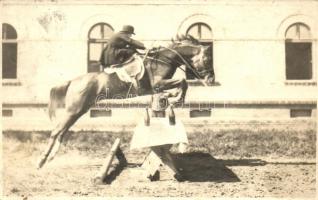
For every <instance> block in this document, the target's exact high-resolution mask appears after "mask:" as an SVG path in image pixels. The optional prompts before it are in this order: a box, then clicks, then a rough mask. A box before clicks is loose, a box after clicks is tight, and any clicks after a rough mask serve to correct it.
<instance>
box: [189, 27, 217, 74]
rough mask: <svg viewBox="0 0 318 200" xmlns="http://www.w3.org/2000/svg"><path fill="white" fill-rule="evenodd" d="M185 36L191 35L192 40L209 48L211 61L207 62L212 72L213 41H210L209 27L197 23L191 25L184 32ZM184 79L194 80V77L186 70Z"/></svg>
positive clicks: (210, 31)
mask: <svg viewBox="0 0 318 200" xmlns="http://www.w3.org/2000/svg"><path fill="white" fill-rule="evenodd" d="M186 35H191V36H193V37H194V38H196V39H198V40H199V41H200V43H201V44H202V45H205V46H210V48H209V49H210V51H211V52H210V55H211V59H210V61H209V65H210V66H211V68H212V70H213V40H212V29H211V28H210V26H209V25H207V24H205V23H202V22H198V23H194V24H192V25H191V26H190V27H189V28H188V29H187V32H186ZM186 77H187V79H195V75H194V74H193V73H192V72H191V71H189V70H187V69H186Z"/></svg>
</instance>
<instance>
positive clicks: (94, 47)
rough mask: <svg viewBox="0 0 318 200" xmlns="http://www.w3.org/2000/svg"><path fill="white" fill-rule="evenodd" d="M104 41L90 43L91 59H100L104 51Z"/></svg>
mask: <svg viewBox="0 0 318 200" xmlns="http://www.w3.org/2000/svg"><path fill="white" fill-rule="evenodd" d="M102 50H103V49H102V43H90V44H89V61H93V60H95V61H98V60H99V58H100V54H101V52H102Z"/></svg>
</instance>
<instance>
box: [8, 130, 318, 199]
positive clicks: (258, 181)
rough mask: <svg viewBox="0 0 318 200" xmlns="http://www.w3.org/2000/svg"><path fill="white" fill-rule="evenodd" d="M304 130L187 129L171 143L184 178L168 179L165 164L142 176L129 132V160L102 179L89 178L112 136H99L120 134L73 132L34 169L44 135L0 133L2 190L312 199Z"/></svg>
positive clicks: (309, 134)
mask: <svg viewBox="0 0 318 200" xmlns="http://www.w3.org/2000/svg"><path fill="white" fill-rule="evenodd" d="M307 129H309V130H304V131H294V132H293V131H289V130H288V129H286V130H284V131H281V130H274V129H271V130H270V131H269V132H268V134H267V135H266V134H264V133H263V132H262V131H260V130H261V129H257V130H256V129H255V130H254V129H250V130H243V131H242V130H230V131H228V132H227V131H224V130H223V131H221V130H220V131H217V132H211V133H207V134H209V136H210V135H211V136H210V137H207V135H204V133H203V132H204V131H201V132H202V135H201V136H202V138H205V140H202V138H201V139H200V137H201V136H198V134H197V133H190V134H189V141H190V145H189V148H188V151H187V153H185V154H178V153H177V151H176V148H175V147H173V149H172V152H173V153H174V157H175V159H176V161H177V165H178V167H179V168H180V169H181V170H182V173H183V175H184V176H185V179H186V181H185V182H177V181H175V180H173V178H172V177H171V176H170V175H169V174H168V173H167V171H166V170H165V168H162V169H161V174H160V181H156V182H150V181H149V180H147V179H146V178H145V176H144V170H143V169H142V168H141V167H140V165H141V163H142V161H143V159H144V158H145V156H146V155H147V152H148V151H149V150H148V149H142V150H138V151H137V150H134V151H130V150H129V148H128V146H129V141H130V138H131V135H130V134H129V133H128V134H126V136H127V137H122V141H123V144H122V148H123V150H124V152H125V155H126V157H127V159H128V162H129V164H128V166H127V167H125V168H124V169H121V168H120V167H118V165H116V162H115V164H114V165H113V168H112V170H111V172H110V176H109V177H110V178H109V180H108V184H96V183H95V182H94V181H93V178H94V176H95V175H96V173H97V172H98V170H99V168H100V167H101V165H102V163H103V158H105V157H106V155H107V153H108V150H109V148H110V146H111V142H109V143H107V144H106V145H104V146H101V145H103V144H104V142H101V141H106V140H105V137H107V140H109V141H114V138H116V137H117V136H119V135H120V134H117V135H116V134H115V133H114V134H113V133H108V134H105V133H102V134H97V133H95V134H94V133H90V134H86V133H80V134H78V133H71V134H70V135H69V136H68V138H66V142H64V143H63V145H62V149H61V151H60V152H59V154H58V155H57V157H56V158H55V159H54V160H53V161H51V162H50V163H48V164H47V165H46V166H44V168H42V169H41V170H37V169H36V167H35V166H36V161H37V159H38V157H39V155H40V153H41V151H42V150H43V149H44V148H45V144H46V142H47V134H48V133H45V134H43V133H38V134H26V133H22V134H20V133H19V134H17V133H5V134H4V137H3V167H4V170H3V185H4V187H3V193H4V195H5V196H9V197H21V196H23V197H25V196H27V197H29V199H30V198H31V197H35V196H75V197H77V196H80V197H82V196H85V197H86V196H94V197H96V196H116V197H121V196H133V197H167V196H168V197H278V198H283V197H289V198H309V199H314V198H315V194H316V190H315V184H316V178H315V177H316V174H315V172H316V164H315V143H316V136H315V124H314V125H313V126H312V125H310V127H309V128H308V127H307ZM270 133H273V134H270ZM12 135H15V136H14V137H13V136H12ZM25 135H28V136H25ZM44 135H46V136H44ZM105 135H106V136H105ZM121 135H122V134H121ZM238 135H240V136H239V137H238ZM100 137H104V139H101V138H100ZM74 138H76V139H74ZM197 138H199V139H197ZM286 138H287V139H286ZM229 140H231V141H229ZM265 140H266V141H265ZM34 141H37V142H36V143H35V142H34ZM279 141H280V144H277V143H278V142H279ZM200 142H201V143H200ZM84 144H90V145H84ZM218 145H219V146H218ZM259 149H261V150H262V151H260V152H259Z"/></svg>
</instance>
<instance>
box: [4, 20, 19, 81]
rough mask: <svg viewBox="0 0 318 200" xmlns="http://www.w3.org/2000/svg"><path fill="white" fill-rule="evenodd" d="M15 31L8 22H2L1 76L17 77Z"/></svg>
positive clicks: (7, 77)
mask: <svg viewBox="0 0 318 200" xmlns="http://www.w3.org/2000/svg"><path fill="white" fill-rule="evenodd" d="M17 38H18V35H17V32H16V30H15V29H14V28H13V26H11V25H10V24H6V23H3V24H2V78H3V79H16V78H17V50H18V43H17Z"/></svg>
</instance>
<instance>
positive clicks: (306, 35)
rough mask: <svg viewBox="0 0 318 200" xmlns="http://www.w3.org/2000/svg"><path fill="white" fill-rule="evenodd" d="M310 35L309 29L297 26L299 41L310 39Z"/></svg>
mask: <svg viewBox="0 0 318 200" xmlns="http://www.w3.org/2000/svg"><path fill="white" fill-rule="evenodd" d="M310 38H311V35H310V29H309V28H308V27H307V26H305V25H303V24H301V25H299V39H310Z"/></svg>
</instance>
